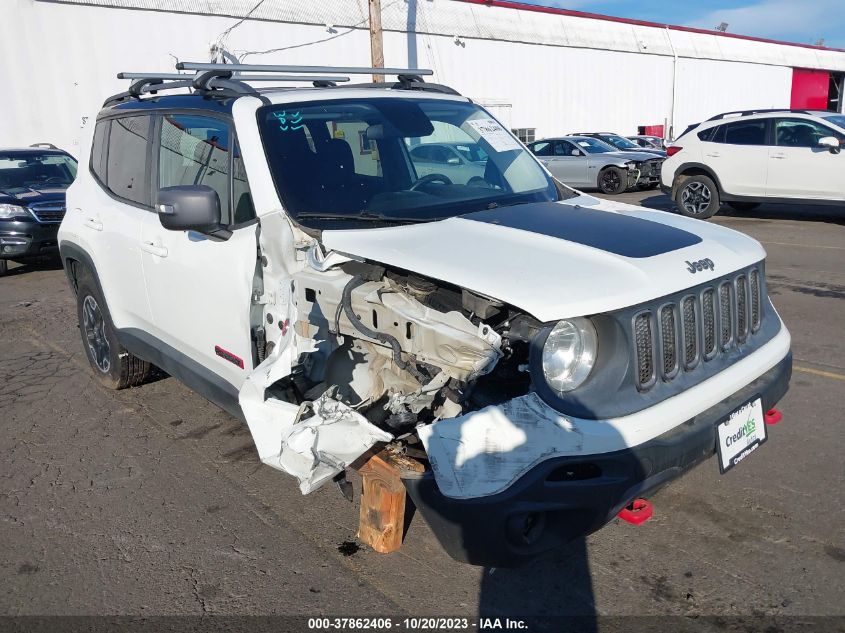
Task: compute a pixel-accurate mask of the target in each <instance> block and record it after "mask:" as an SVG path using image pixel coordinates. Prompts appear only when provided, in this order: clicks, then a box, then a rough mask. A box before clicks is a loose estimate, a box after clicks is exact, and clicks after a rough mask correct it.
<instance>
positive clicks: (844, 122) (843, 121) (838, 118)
mask: <svg viewBox="0 0 845 633" xmlns="http://www.w3.org/2000/svg"><path fill="white" fill-rule="evenodd" d="M823 118H824V119H825V120H826V121H830V122H831V123H833V124H834V125H838V126H839V127H841V128H842V129H843V130H845V114H834V115H832V116H826V117H823Z"/></svg>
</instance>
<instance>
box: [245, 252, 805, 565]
mask: <svg viewBox="0 0 845 633" xmlns="http://www.w3.org/2000/svg"><path fill="white" fill-rule="evenodd" d="M272 248H273V247H270V250H272ZM300 250H301V253H302V259H303V260H304V261H305V262H306V265H305V266H304V267H303V268H302V269H301V270H300V271H298V272H297V273H295V274H294V275H293V282H292V283H291V282H285V283H280V284H278V285H277V286H276V288H275V291H273V292H268V291H267V290H266V289H265V292H264V293H263V299H262V300H263V301H266V302H267V303H266V305H265V308H266V311H267V312H268V313H269V314H271V315H272V319H271V321H272V326H268V327H275V328H276V331H277V332H278V336H277V337H276V342H275V343H272V342H271V345H270V351H269V354H268V357H267V358H266V359H265V360H264V362H263V363H262V364H261V365H260V366H259V367H258V368H257V369H256V370H255V371H254V372H253V373H252V374H251V375H250V377H249V378H248V380H247V382H246V384H245V385H244V387H243V389H242V390H241V397H240V401H241V406H242V408H243V410H244V413H245V415H246V418H247V421H248V423H249V425H250V429H251V431H252V434H253V437H254V438H255V442H256V446H257V448H258V452H259V456H260V458H261V460H262V461H263V462H264V463H266V464H268V465H270V466H272V467H274V468H277V469H279V470H282V471H284V472H286V473H289V474H291V475H293V476H294V477H296V478H297V480H298V481H299V485H300V489H301V491H302V493H303V494H308V493H310V492H312V491H314V490H316V489H318V488H319V487H321V486H323V485H325V484H326V483H330V482H332V481H336V482H338V483H341V484H342V486H341V487H342V489H344V488H346V489H347V490H348V484H347V483H346V481H345V472H346V469H347V468H350V467H356V466H358V465H360V460H361V459H362V457H364V458H366V457H367V456H369V455H372V454H374V453H375V452H377V451H378V450H380V449H382V448H384V447H385V446H387V447H388V449H389V451H390V453H391V454H393V455H399V456H401V458H402V459H404V460H406V461H409V462H413V463H414V468H405V469H403V470H402V473H403V475H402V476H403V482H404V485H405V487H406V488H407V492H408V494H409V495H410V497H411V499H412V500H413V502H414V504H415V505H416V506H417V507H418V509H419V510H420V512H421V514H422V515H423V516H424V517H425V518H426V520H427V522H428V523H429V525H430V526H431V527H432V529H433V531H434V533H435V534H436V535H437V537H438V539H439V540H440V541H441V543H442V544H443V546H444V548H445V549H446V550H447V551H448V552H449V553H450V555H452V556H453V557H454V558H456V559H458V560H463V561H467V562H470V563H473V564H478V565H492V566H509V565H514V564H518V563H520V562H521V561H524V560H528V559H531V558H534V557H536V556H538V555H539V554H542V553H544V552H548V551H550V550H553V549H555V548H558V547H560V546H561V545H563V544H565V543H566V542H569V541H571V540H573V539H575V538H579V537H583V536H584V535H586V534H588V533H590V532H592V531H594V530H596V529H598V528H600V527H601V526H603V525H604V524H605V523H607V522H608V521H609V520H611V519H612V518H613V517H614V516H615V515H616V514H617V513H618V512H619V511H620V510H621V509H622V508H624V507H625V506H626V505H628V504H629V503H630V502H631V501H632V499H634V498H636V497H638V496H641V495H643V494H645V493H646V492H648V491H649V490H652V489H654V488H656V487H659V486H660V485H662V484H664V483H665V482H667V481H668V480H670V479H673V478H675V477H677V476H679V475H680V474H682V473H683V472H685V471H686V470H688V469H689V468H691V467H692V466H694V465H695V464H697V463H699V462H700V461H702V460H704V459H706V458H707V457H709V456H711V455H712V454H713V453H714V447H715V439H714V438H715V428H716V425H717V423H718V422H719V421H721V420H723V419H724V418H725V417H726V416H727V415H728V414H729V413H730V412H731V411H732V410H734V409H736V408H737V407H739V406H740V405H741V404H742V403H743V402H744V401H745V400H747V399H749V398H751V397H752V396H753V395H755V394H758V395H760V396H761V397H762V399H763V406H764V407H766V408H771V407H772V406H774V404H775V403H776V402H777V401H778V399H779V398H780V397H781V396H782V395H783V393H784V392H785V391H786V388H787V385H788V380H789V376H790V367H791V364H790V358H789V356H788V347H789V339H788V333H786V331H785V328H783V326H782V324H781V322H780V319H779V318H778V316H777V314H776V313H775V311H774V309H773V308H772V307H771V304H770V302H769V301H768V298H767V297H766V295H765V284H764V278H763V274H762V265H761V264H758V265H754V266H752V267H750V268H746V269H743V270H741V271H738V272H737V273H733V274H732V275H730V276H728V277H726V278H725V279H717V280H715V281H712V280H711V281H708V282H706V283H704V284H701V285H700V287H695V288H693V289H686V290H684V291H682V292H679V293H673V294H671V295H668V296H665V297H662V298H660V299H658V300H653V301H649V302H647V303H646V304H638V305H636V306H633V307H631V308H624V309H619V310H613V311H610V312H607V313H604V314H599V315H594V316H592V317H590V318H582V317H578V318H569V319H564V320H561V321H554V322H541V321H539V320H537V319H536V318H534V317H532V316H531V315H529V314H527V313H525V312H524V311H523V310H520V309H518V308H515V307H513V306H511V305H509V304H507V303H505V302H502V301H499V300H497V299H494V298H491V297H489V296H485V295H481V294H479V293H476V292H472V291H469V290H467V289H465V288H462V287H460V286H457V285H453V284H450V283H447V282H443V281H438V280H435V279H432V278H428V277H424V276H422V275H417V274H414V273H409V272H408V271H406V270H400V269H397V268H393V267H390V266H386V265H382V264H378V263H372V262H367V261H354V260H352V259H351V258H349V257H346V256H342V255H339V254H337V253H331V254H329V257H328V258H326V257H325V256H324V255H323V254H322V249H321V246H320V245H319V243H318V242H314V243H312V244H310V245H309V246H308V247H307V248H301V249H300ZM272 277H273V276H272V271H269V270H265V280H272ZM737 279H740V280H748V279H753V280H755V285H754V293H755V294H754V296H753V297H749V301H750V302H753V303H749V304H748V305H749V310H751V312H749V314H748V316H747V317H745V318H746V320H747V322H746V324H745V325H744V326H743V327H745V328H746V332H747V334H746V335H745V337H744V339H743V341H741V342H739V341H736V343H735V345H733V346H732V347H729V348H726V349H721V348H719V350H718V353H715V352H714V353H713V354H711V353H710V351H709V349H705V346H706V345H709V343H707V341H709V340H710V339H709V338H708V337H709V335H708V332H709V330H707V329H706V327H709V326H705V324H704V322H703V321H702V322H700V323H699V324H698V325H697V326H696V327H698V326H700V327H701V328H705V329H702V330H701V333H702V334H703V336H701V337H700V338H696V339H695V340H696V341H697V342H696V345H698V346H699V347H698V348H696V349H695V350H692V351H690V348H689V345H684V344H682V341H683V340H686V339H683V338H679V339H677V340H675V341H674V343H673V345H672V349H673V350H674V351H673V352H672V353H673V354H674V357H673V360H672V363H671V364H672V366H671V367H670V366H669V365H668V364H667V365H663V363H664V362H665V363H668V362H669V361H666V360H665V358H666V353H667V352H666V350H667V349H668V342H667V338H666V337H667V336H668V334H667V332H668V331H666V330H659V329H658V328H656V327H653V326H652V325H651V321H650V320H649V327H650V329H648V331H647V332H646V333H645V334H643V326H642V324H641V322H640V321H638V319H639V318H640V317H641V316H642V315H644V314H648V315H661V314H662V310H664V309H665V307H666V306H671V307H672V310H674V312H672V315H673V318H674V319H675V321H673V323H677V328H678V329H677V330H676V335H677V336H678V337H683V336H684V334H683V330H682V323H683V322H684V321H683V318H686V317H688V316H689V315H687V314H682V313H681V312H679V311H682V310H684V309H685V308H688V307H689V306H688V304H687V300H688V298H689V297H694V298H696V299H695V301H697V302H699V303H700V302H701V301H706V299H705V297H709V296H710V295H709V294H708V292H709V290H710V289H711V288H716V287H718V286H719V285H720V284H721V283H724V282H735V281H736V280H737ZM270 286H271V287H272V281H270ZM689 309H690V310H692V312H690V313H689V314H692V315H702V314H703V312H702V310H703V309H706V306H705V304H701V305H698V303H697V304H696V305H695V306H693V307H692V308H689ZM752 313H753V315H756V316H752ZM651 318H657V317H652V316H649V319H651ZM698 318H702V317H700V316H699V317H698ZM748 319H750V320H748ZM735 325H736V324H735ZM673 327H675V326H674V325H673ZM714 327H715V325H714ZM736 327H739V326H738V325H737V326H736ZM712 335H713V336H718V332H716V331H715V330H714V332H713V333H712ZM642 336H647V337H648V340H641V338H642ZM696 336H698V334H696ZM271 338H272V337H268V340H270V339H271ZM687 342H688V340H687ZM659 346H664V347H659ZM646 348H648V355H647V356H644V354H646ZM658 348H659V349H661V350H663V352H660V353H658V352H657V349H658ZM682 350H683V351H682ZM684 354H686V356H685V355H684ZM689 354H693V355H694V356H695V358H696V359H697V360H696V362H695V364H693V365H691V364H690V362H691V361H692V360H694V359H693V358H692V357H691V356H689ZM661 358H662V359H664V360H663V361H661V360H660V359H661ZM737 385H745V386H744V387H743V388H741V389H739V390H737Z"/></svg>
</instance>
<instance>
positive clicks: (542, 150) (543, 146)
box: [530, 141, 552, 156]
mask: <svg viewBox="0 0 845 633" xmlns="http://www.w3.org/2000/svg"><path fill="white" fill-rule="evenodd" d="M530 149H531V151H532V152H533V153H534V154H535V155H537V156H551V155H552V144H551V143H549V142H548V141H538V142H536V143H534V144H533V145H531V147H530Z"/></svg>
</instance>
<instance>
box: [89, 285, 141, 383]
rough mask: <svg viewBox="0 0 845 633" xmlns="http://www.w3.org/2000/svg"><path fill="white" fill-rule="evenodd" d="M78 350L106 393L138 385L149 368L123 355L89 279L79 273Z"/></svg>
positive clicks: (101, 299) (102, 303) (104, 307)
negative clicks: (79, 348) (80, 347)
mask: <svg viewBox="0 0 845 633" xmlns="http://www.w3.org/2000/svg"><path fill="white" fill-rule="evenodd" d="M76 305H77V316H78V317H79V332H80V334H81V335H82V347H83V349H84V350H85V355H86V356H87V357H88V362H89V363H91V368H92V369H93V370H94V375H95V376H96V377H97V379H98V380H99V381H100V382H101V383H102V384H103V385H104V386H106V387H108V388H109V389H125V388H126V387H134V386H136V385H140V384H141V383H142V382H144V380H145V379H146V378H147V376H148V375H149V373H150V364H149V363H148V362H146V361H143V360H141V359H140V358H138V357H136V356H133V355H132V354H130V353H129V352H127V351H126V348H124V347H123V346H122V345H121V344H120V343H119V342H118V340H117V336H116V335H115V332H114V326H113V325H112V322H111V317H110V316H109V312H108V308H107V307H106V303H105V301H104V300H103V297H102V296H101V295H100V291H99V290H98V288H97V285H96V284H95V283H94V280H93V279H92V278H91V275H90V274H89V273H88V272H87V271H84V270H83V271H81V272H80V276H79V281H78V284H77V293H76Z"/></svg>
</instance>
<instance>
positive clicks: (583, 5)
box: [522, 0, 845, 48]
mask: <svg viewBox="0 0 845 633" xmlns="http://www.w3.org/2000/svg"><path fill="white" fill-rule="evenodd" d="M522 1H524V2H528V3H530V4H541V5H546V6H554V7H561V8H564V9H577V10H580V11H591V12H593V13H602V14H605V15H613V16H617V17H623V18H634V19H639V20H649V21H653V22H663V23H668V24H680V25H684V26H695V27H699V28H705V29H712V28H714V27H715V26H716V25H718V24H719V23H721V22H727V23H728V25H729V26H728V31H729V32H730V33H739V34H741V35H754V36H756V37H768V38H772V39H777V40H786V41H789V42H800V43H802V44H814V43H816V42H817V41H818V40H820V39H824V44H825V46H832V47H834V48H845V0H636V1H635V2H632V1H631V0H522Z"/></svg>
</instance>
